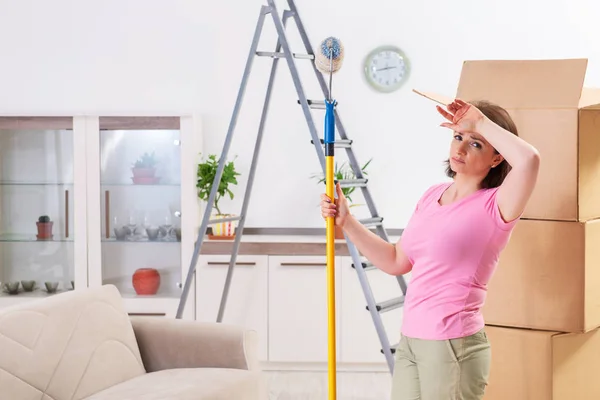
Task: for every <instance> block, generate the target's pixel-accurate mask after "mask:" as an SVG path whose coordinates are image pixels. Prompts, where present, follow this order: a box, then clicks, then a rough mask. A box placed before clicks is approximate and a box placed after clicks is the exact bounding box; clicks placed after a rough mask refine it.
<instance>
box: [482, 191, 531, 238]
mask: <svg viewBox="0 0 600 400" xmlns="http://www.w3.org/2000/svg"><path fill="white" fill-rule="evenodd" d="M498 189H500V188H499V187H496V188H492V189H488V190H487V193H486V202H485V210H486V211H487V213H488V214H489V215H490V217H491V218H492V220H493V221H494V222H495V223H496V226H497V227H498V228H500V229H502V230H505V231H508V230H511V229H512V228H514V226H515V225H516V224H517V222H519V220H520V219H521V216H522V215H523V214H522V213H521V215H519V216H518V217H517V218H515V219H513V220H512V221H508V222H506V221H504V218H502V215H501V214H500V208H499V207H498V201H497V196H498Z"/></svg>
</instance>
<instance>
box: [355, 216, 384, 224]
mask: <svg viewBox="0 0 600 400" xmlns="http://www.w3.org/2000/svg"><path fill="white" fill-rule="evenodd" d="M358 222H360V223H361V224H363V225H364V226H378V225H381V223H382V222H383V217H373V218H365V219H359V220H358Z"/></svg>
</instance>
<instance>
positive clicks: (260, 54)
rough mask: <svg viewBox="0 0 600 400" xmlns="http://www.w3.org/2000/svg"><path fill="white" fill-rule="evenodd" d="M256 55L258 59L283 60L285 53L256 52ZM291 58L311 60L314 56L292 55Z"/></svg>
mask: <svg viewBox="0 0 600 400" xmlns="http://www.w3.org/2000/svg"><path fill="white" fill-rule="evenodd" d="M256 55H257V56H260V57H271V58H284V57H285V53H282V52H275V51H257V52H256ZM292 56H293V57H294V58H298V59H306V60H312V59H314V58H315V56H314V55H312V54H300V53H292Z"/></svg>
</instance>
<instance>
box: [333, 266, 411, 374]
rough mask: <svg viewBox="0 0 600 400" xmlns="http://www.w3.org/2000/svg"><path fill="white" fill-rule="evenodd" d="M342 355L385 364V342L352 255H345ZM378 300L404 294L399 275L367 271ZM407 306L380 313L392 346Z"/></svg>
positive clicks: (354, 360) (344, 358)
mask: <svg viewBox="0 0 600 400" xmlns="http://www.w3.org/2000/svg"><path fill="white" fill-rule="evenodd" d="M340 270H341V273H340V275H341V279H340V280H341V282H342V300H341V327H342V335H341V338H340V339H341V344H340V347H341V358H340V361H342V362H346V363H382V364H383V363H385V357H384V355H383V354H382V353H381V343H380V341H379V337H378V335H377V331H376V329H375V324H374V323H373V319H372V318H371V314H370V313H369V311H368V310H367V308H366V306H367V301H366V299H365V296H364V293H363V291H362V289H361V286H360V281H359V280H358V274H357V272H356V271H355V270H354V268H353V267H352V257H349V256H344V257H341V267H340ZM366 274H367V277H368V278H369V283H370V285H371V290H372V292H373V296H374V297H375V302H376V303H377V302H381V301H385V300H390V299H393V298H396V297H399V296H400V295H401V294H402V291H401V290H400V286H399V285H398V282H397V280H396V279H395V277H393V276H391V275H388V274H386V273H384V272H382V271H380V270H370V271H367V272H366ZM402 311H403V308H396V309H394V310H391V311H387V312H385V313H382V314H380V315H381V317H382V320H383V325H384V327H385V330H386V332H387V336H388V339H389V341H390V345H394V344H395V343H397V342H398V340H399V339H400V328H401V324H402Z"/></svg>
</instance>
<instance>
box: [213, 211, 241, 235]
mask: <svg viewBox="0 0 600 400" xmlns="http://www.w3.org/2000/svg"><path fill="white" fill-rule="evenodd" d="M233 216H234V215H233V214H215V215H213V217H214V219H224V218H231V217H233ZM237 222H238V221H224V222H217V223H214V224H211V225H210V228H211V230H212V233H211V234H209V235H208V238H209V239H216V240H233V239H234V238H235V230H236V228H237Z"/></svg>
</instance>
